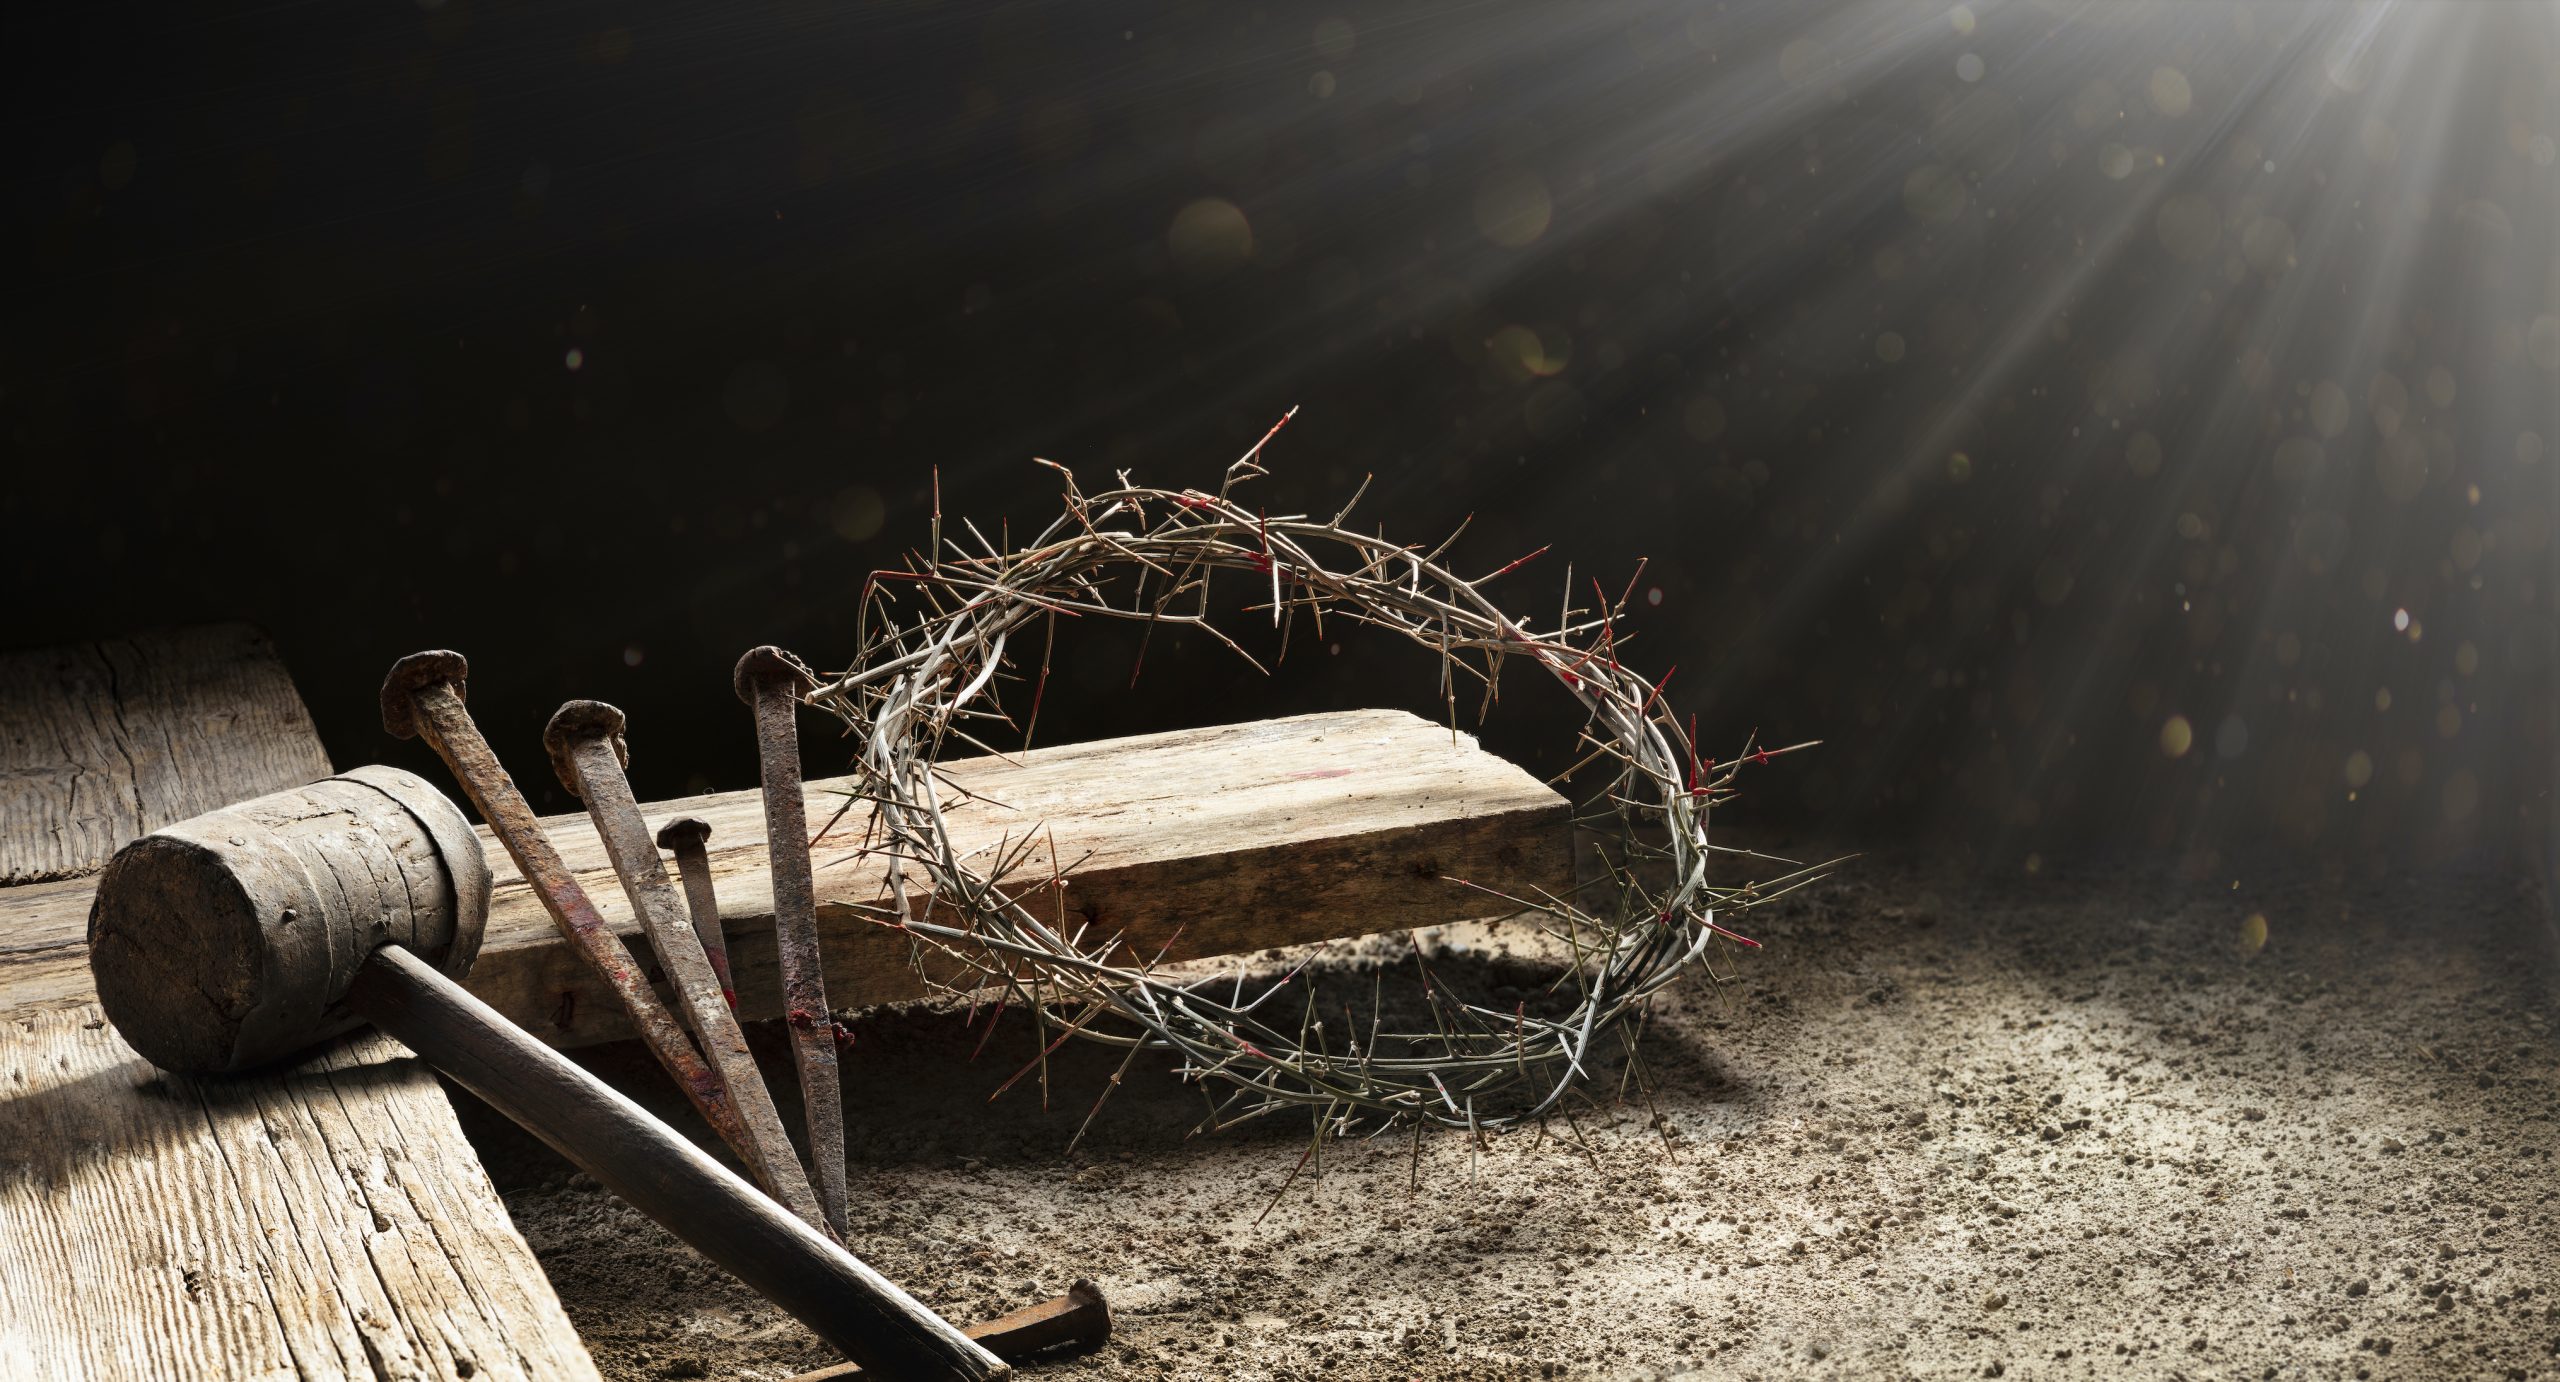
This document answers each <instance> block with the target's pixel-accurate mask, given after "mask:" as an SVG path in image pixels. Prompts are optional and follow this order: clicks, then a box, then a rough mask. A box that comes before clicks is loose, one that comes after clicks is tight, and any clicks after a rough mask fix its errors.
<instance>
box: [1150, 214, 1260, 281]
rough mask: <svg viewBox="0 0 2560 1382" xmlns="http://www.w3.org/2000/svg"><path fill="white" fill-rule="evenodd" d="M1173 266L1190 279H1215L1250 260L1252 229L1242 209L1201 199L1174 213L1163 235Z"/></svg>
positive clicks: (1251, 256) (1251, 255) (1251, 253)
mask: <svg viewBox="0 0 2560 1382" xmlns="http://www.w3.org/2000/svg"><path fill="white" fill-rule="evenodd" d="M1165 244H1166V246H1167V247H1168V248H1170V249H1171V250H1172V251H1173V262H1174V266H1175V267H1176V268H1178V269H1180V270H1182V272H1183V273H1185V274H1187V275H1189V276H1191V277H1193V278H1217V277H1220V276H1222V275H1225V274H1229V273H1233V272H1234V271H1236V270H1237V269H1239V268H1242V267H1243V266H1244V264H1245V261H1247V260H1249V259H1251V258H1253V227H1252V225H1251V224H1250V223H1249V222H1247V221H1246V220H1245V215H1244V209H1243V208H1242V207H1239V206H1237V205H1236V204H1235V203H1234V202H1231V201H1228V200H1226V199H1225V198H1223V197H1202V198H1201V199H1199V200H1198V201H1195V202H1192V203H1191V204H1189V205H1188V206H1185V207H1183V208H1182V209H1181V210H1180V211H1177V212H1175V213H1174V217H1173V225H1172V227H1171V228H1170V229H1168V230H1167V231H1166V232H1165Z"/></svg>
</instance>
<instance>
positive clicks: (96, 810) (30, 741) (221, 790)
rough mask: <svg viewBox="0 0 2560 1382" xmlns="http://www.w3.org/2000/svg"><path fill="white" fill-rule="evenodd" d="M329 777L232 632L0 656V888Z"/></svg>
mask: <svg viewBox="0 0 2560 1382" xmlns="http://www.w3.org/2000/svg"><path fill="white" fill-rule="evenodd" d="M328 775H329V756H328V754H327V753H326V752H324V751H323V750H322V749H321V747H320V736H319V735H318V733H317V732H315V731H314V730H313V729H312V727H311V715H310V712H308V711H307V710H305V709H304V708H303V705H302V698H301V697H300V696H299V695H297V694H295V692H294V689H293V681H292V679H291V678H290V677H288V676H287V675H286V674H285V670H284V665H283V664H282V663H280V662H278V661H277V660H276V655H275V649H274V648H272V647H270V646H269V645H268V643H267V638H266V635H264V634H262V633H260V632H258V631H257V630H256V629H253V628H250V627H249V626H247V625H245V624H216V625H210V626H206V627H201V628H185V629H167V630H160V631H156V632H152V633H144V634H136V635H135V636H133V637H131V638H118V639H111V640H108V641H106V642H103V643H83V644H76V645H72V646H68V647H60V648H40V649H36V650H34V651H32V652H20V653H9V654H5V655H0V885H6V884H11V883H25V882H32V881H35V880H39V879H46V878H68V877H74V876H77V875H80V874H85V873H93V872H96V871H97V870H98V869H100V868H102V867H104V866H105V864H106V861H107V856H109V855H111V854H113V853H115V852H116V850H117V848H118V847H120V846H122V845H123V844H124V843H125V842H126V841H127V840H131V839H133V838H134V837H136V836H138V835H142V834H145V833H147V832H149V831H152V830H156V829H158V828H159V827H161V826H164V825H167V824H169V823H170V822H172V821H181V820H185V819H186V818H187V817H189V816H193V815H198V814H201V813H203V812H206V811H210V810H212V809H213V808H215V807H217V806H225V805H228V804H230V803H232V802H235V801H241V800H245V799H247V798H249V797H254V796H257V795H259V794H260V793H263V792H272V791H275V790H276V789H278V788H281V787H293V786H299V785H300V784H302V783H305V782H310V781H312V780H314V779H316V778H322V777H327V776H328Z"/></svg>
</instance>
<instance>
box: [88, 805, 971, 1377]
mask: <svg viewBox="0 0 2560 1382" xmlns="http://www.w3.org/2000/svg"><path fill="white" fill-rule="evenodd" d="M488 908H489V866H488V862H487V860H486V859H485V858H484V857H483V856H482V854H481V849H480V841H479V837H478V836H476V835H474V834H473V833H472V830H471V825H470V822H469V821H467V820H465V819H464V818H463V815H462V813H461V811H459V810H458V809H456V808H455V806H454V805H453V803H452V802H450V801H448V800H446V799H445V797H444V796H443V794H441V793H439V792H438V791H436V790H435V789H434V788H433V787H430V786H429V785H427V783H426V782H424V781H423V780H421V779H419V778H418V777H416V776H414V775H412V774H409V773H405V772H401V771H398V770H396V769H392V768H380V767H373V768H358V769H355V770H354V771H352V772H348V773H342V774H340V775H339V776H337V777H333V778H329V779H327V780H325V781H322V782H317V783H314V784H312V785H310V786H308V787H299V788H295V789H293V790H290V791H284V792H277V793H274V794H273V795H270V796H264V797H260V798H258V799H256V800H254V801H248V802H243V803H241V804H239V805H237V806H232V807H228V808H225V809H223V810H220V811H215V812H212V813H209V814H207V815H202V816H198V817H196V818H195V819H193V820H189V821H183V822H180V823H179V824H177V825H173V826H169V827H166V828H164V829H162V830H159V831H155V832H154V833H152V834H149V835H145V836H143V837H142V838H141V839H139V840H136V841H134V842H133V843H132V844H130V845H127V846H125V848H124V849H123V850H122V851H120V852H118V853H117V855H116V856H115V858H114V859H113V860H112V861H110V862H109V863H108V865H107V869H106V872H105V874H104V875H102V876H101V877H100V879H99V882H98V893H97V901H96V903H95V905H94V906H93V907H92V908H91V910H90V913H89V954H90V966H91V969H92V970H93V971H94V972H95V974H96V978H97V988H98V1000H99V1002H100V1003H101V1004H103V1005H104V1006H105V1008H106V1012H107V1017H108V1019H109V1020H110V1021H112V1022H114V1023H115V1026H116V1030H117V1031H118V1032H119V1033H121V1034H122V1035H123V1037H124V1039H125V1040H126V1041H127V1042H128V1043H130V1044H131V1045H132V1046H133V1048H134V1049H135V1050H136V1051H139V1052H140V1053H142V1055H143V1056H145V1057H146V1058H148V1059H149V1060H150V1061H151V1062H152V1063H154V1064H156V1065H158V1066H160V1067H162V1068H163V1069H167V1070H174V1071H180V1072H185V1073H191V1074H211V1073H223V1072H230V1071H237V1070H245V1069H250V1068H253V1067H256V1066H261V1065H265V1064H267V1063H270V1062H272V1061H275V1060H279V1059H281V1058H283V1057H285V1056H289V1055H292V1054H294V1053H295V1052H297V1051H300V1050H303V1049H305V1048H307V1047H309V1046H310V1045H311V1044H313V1043H314V1042H317V1041H319V1040H321V1039H324V1038H327V1037H330V1036H335V1035H337V1034H339V1033H341V1032H345V1031H348V1030H351V1029H353V1028H355V1027H357V1026H360V1025H363V1024H365V1023H368V1022H369V1023H372V1024H373V1025H374V1026H376V1027H379V1028H381V1029H382V1030H383V1031H385V1032H388V1033H390V1034H391V1035H392V1036H394V1037H397V1038H398V1039H399V1040H400V1041H402V1042H404V1043H406V1044H407V1045H408V1047H409V1048H410V1049H411V1050H413V1051H415V1052H417V1053H418V1054H419V1055H420V1056H422V1057H424V1058H425V1059H426V1060H427V1062H428V1063H429V1064H431V1065H433V1066H435V1067H436V1068H437V1069H438V1070H441V1071H443V1072H444V1073H445V1074H446V1075H449V1076H451V1077H452V1078H453V1079H454V1080H455V1081H456V1082H457V1083H459V1084H461V1085H462V1086H463V1087H464V1088H466V1089H469V1090H470V1091H471V1092H472V1093H474V1094H477V1095H479V1096H480V1097H481V1098H482V1099H483V1100H486V1101H487V1102H488V1104H489V1105H490V1106H491V1107H493V1108H495V1109H497V1110H498V1111H499V1112H500V1113H503V1114H505V1115H506V1116H507V1117H509V1118H512V1119H514V1120H515V1121H516V1122H517V1123H519V1124H521V1125H523V1127H524V1128H525V1129H526V1130H527V1131H529V1132H531V1133H533V1134H534V1135H535V1136H536V1137H539V1138H541V1139H542V1140H543V1141H544V1142H547V1143H549V1144H550V1145H551V1146H552V1147H553V1148H554V1149H555V1150H557V1151H558V1152H559V1153H560V1154H561V1155H563V1156H565V1157H567V1158H568V1159H569V1160H571V1161H572V1162H575V1163H576V1164H577V1165H578V1166H579V1167H580V1168H581V1169H582V1170H584V1171H586V1172H587V1174H589V1175H591V1176H593V1177H595V1178H596V1180H597V1181H599V1182H601V1183H602V1184H603V1185H604V1186H605V1188H606V1189H608V1190H610V1191H612V1192H613V1193H614V1194H616V1195H619V1196H621V1197H622V1198H623V1199H624V1200H626V1201H628V1202H629V1203H631V1204H632V1205H633V1206H634V1207H636V1208H638V1209H639V1210H640V1211H641V1212H642V1213H645V1214H647V1215H648V1216H649V1217H650V1218H652V1219H655V1220H656V1221H657V1222H659V1223H660V1224H663V1225H665V1226H666V1227H667V1229H668V1230H669V1231H671V1232H673V1233H674V1234H675V1235H676V1236H677V1237H679V1238H682V1239H683V1240H684V1241H685V1242H687V1243H689V1244H691V1245H693V1247H694V1248H695V1249H696V1250H698V1251H700V1252H701V1253H702V1254H703V1255H704V1256H706V1257H708V1258H710V1259H711V1260H712V1261H714V1262H717V1263H719V1264H720V1265H721V1266H723V1267H725V1268H727V1269H728V1270H729V1271H731V1272H733V1273H735V1274H736V1275H737V1276H738V1278H739V1279H740V1280H742V1281H744V1282H746V1283H747V1284H748V1285H750V1286H752V1287H754V1288H755V1289H756V1290H757V1291H759V1292H761V1293H762V1294H763V1295H764V1296H765V1297H766V1298H767V1299H769V1300H771V1301H773V1302H774V1303H775V1304H776V1305H778V1306H780V1307H782V1308H783V1309H784V1310H786V1311H789V1312H790V1313H791V1314H792V1315H793V1316H794V1317H796V1318H797V1319H799V1320H800V1321H801V1322H802V1323H803V1324H806V1325H808V1326H809V1328H810V1329H812V1330H814V1331H815V1332H816V1333H817V1334H818V1335H819V1336H820V1337H821V1338H823V1339H825V1340H826V1341H827V1342H828V1343H830V1344H833V1345H834V1346H836V1347H837V1348H838V1349H840V1350H842V1351H843V1352H844V1354H845V1356H847V1357H848V1358H851V1359H853V1360H854V1361H855V1362H857V1363H860V1364H861V1365H862V1366H863V1368H864V1369H865V1370H866V1371H872V1372H878V1373H881V1374H883V1375H886V1376H891V1377H919V1378H991V1377H1000V1376H1003V1375H1005V1373H1006V1372H1007V1367H1006V1364H1005V1363H1004V1362H1003V1361H1002V1360H1001V1359H999V1358H998V1357H997V1356H996V1355H995V1354H994V1353H992V1352H990V1351H988V1350H987V1349H986V1348H985V1347H983V1346H981V1345H979V1344H978V1343H976V1342H974V1341H972V1340H971V1339H970V1338H969V1337H967V1336H966V1335H964V1334H962V1333H961V1331H959V1330H958V1329H956V1328H954V1327H953V1326H952V1325H951V1324H949V1323H948V1322H946V1321H944V1320H943V1319H941V1318H940V1317H939V1316H937V1315H935V1314H934V1313H933V1312H932V1311H930V1310H927V1309H925V1308H924V1306H923V1305H921V1304H919V1303H917V1301H916V1300H915V1299H914V1298H913V1297H911V1296H909V1295H908V1294H907V1293H906V1292H905V1291H902V1290H900V1289H899V1288H898V1286H897V1285H896V1284H895V1283H893V1282H891V1281H890V1280H889V1279H888V1278H886V1277H884V1276H882V1275H880V1274H879V1273H878V1272H876V1271H873V1270H872V1269H871V1268H870V1267H868V1266H866V1265H864V1264H863V1263H862V1262H861V1261H860V1260H859V1259H857V1258H855V1257H854V1256H853V1255H852V1254H851V1253H849V1252H847V1251H845V1249H843V1248H842V1247H839V1246H837V1245H836V1244H835V1243H833V1242H830V1241H829V1240H828V1239H827V1238H826V1236H825V1235H823V1234H821V1233H819V1232H818V1231H817V1230H815V1229H813V1228H811V1227H810V1226H809V1225H807V1224H805V1223H803V1222H801V1221H800V1220H799V1219H797V1218H795V1217H793V1216H792V1215H791V1214H790V1213H788V1212H786V1211H785V1210H784V1209H783V1208H782V1207H781V1206H780V1205H778V1204H776V1203H774V1202H773V1201H772V1200H770V1199H768V1198H766V1197H765V1196H764V1195H763V1194H762V1193H760V1192H759V1191H757V1190H756V1189H755V1187H753V1186H751V1185H749V1184H748V1183H747V1182H746V1181H745V1180H743V1179H741V1178H740V1177H739V1176H738V1175H736V1174H735V1173H733V1172H731V1171H730V1170H729V1169H728V1168H726V1167H724V1166H722V1165H721V1164H720V1163H719V1162H717V1161H715V1160H713V1159H712V1158H711V1157H710V1156H709V1155H708V1154H706V1153H705V1152H703V1150H702V1149H701V1148H699V1147H696V1146H695V1145H694V1144H693V1143H692V1142H691V1141H689V1140H687V1139H686V1138H684V1137H682V1136H680V1135H679V1134H677V1133H676V1132H675V1131H674V1130H673V1129H671V1128H669V1127H667V1126H666V1125H665V1124H664V1123H661V1122H659V1121H658V1120H657V1119H656V1118H654V1117H652V1116H650V1115H649V1114H648V1113H647V1112H646V1111H644V1110H643V1109H641V1107H640V1106H639V1105H638V1104H635V1103H633V1102H632V1101H631V1100H630V1099H628V1098H626V1097H625V1096H623V1095H622V1094H620V1093H617V1092H616V1091H615V1090H614V1089H613V1088H612V1087H610V1086H608V1085H606V1084H605V1083H604V1082H603V1081H601V1080H598V1079H597V1078H596V1077H595V1076H593V1075H590V1074H588V1073H587V1072H586V1071H585V1070H583V1069H580V1068H579V1067H578V1066H577V1065H575V1064H572V1063H571V1062H570V1061H569V1060H568V1059H566V1058H565V1057H563V1056H561V1055H560V1054H559V1053H558V1052H556V1051H554V1050H552V1049H551V1048H550V1047H548V1046H545V1045H543V1044H542V1043H541V1042H539V1041H536V1040H535V1039H533V1038H532V1037H531V1036H528V1035H526V1034H525V1032H524V1031H523V1030H522V1029H520V1028H518V1027H516V1026H515V1025H513V1024H512V1023H510V1022H508V1021H507V1020H506V1019H505V1018H503V1017H501V1016H499V1015H498V1014H497V1012H495V1011H494V1010H492V1009H491V1008H490V1007H489V1006H488V1005H487V1004H484V1003H482V1002H481V1001H480V1000H479V999H477V998H474V997H473V996H471V995H470V994H469V993H467V992H465V991H464V990H463V988H462V986H461V985H460V984H458V983H456V982H455V980H457V979H459V978H460V977H461V976H462V975H463V974H464V973H465V972H466V971H467V970H469V969H470V967H471V962H472V959H473V958H474V957H475V956H476V955H478V953H479V950H480V937H481V930H482V926H483V923H484V922H485V921H486V919H487V916H488Z"/></svg>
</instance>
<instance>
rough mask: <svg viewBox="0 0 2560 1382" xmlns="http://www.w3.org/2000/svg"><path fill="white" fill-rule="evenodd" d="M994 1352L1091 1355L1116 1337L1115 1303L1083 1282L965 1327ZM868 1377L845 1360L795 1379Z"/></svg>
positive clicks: (1021, 1357) (1017, 1358) (1022, 1356)
mask: <svg viewBox="0 0 2560 1382" xmlns="http://www.w3.org/2000/svg"><path fill="white" fill-rule="evenodd" d="M961 1332H962V1333H964V1334H966V1335H968V1336H969V1337H970V1338H972V1339H974V1340H976V1341H977V1342H978V1343H979V1344H981V1345H983V1346H984V1347H985V1348H986V1350H987V1351H988V1352H989V1353H992V1354H994V1355H995V1356H997V1357H998V1358H1002V1359H1003V1360H1005V1361H1006V1362H1008V1363H1027V1362H1030V1361H1032V1360H1033V1359H1035V1358H1037V1357H1039V1356H1041V1355H1043V1354H1049V1353H1057V1354H1062V1355H1063V1354H1067V1353H1085V1352H1090V1351H1091V1350H1093V1349H1097V1348H1100V1347H1102V1345H1103V1344H1104V1343H1106V1342H1108V1341H1109V1340H1110V1338H1111V1306H1110V1304H1109V1303H1108V1302H1106V1301H1104V1300H1103V1298H1102V1288H1101V1287H1099V1286H1096V1285H1094V1284H1093V1283H1092V1282H1090V1281H1079V1282H1077V1283H1076V1284H1075V1285H1073V1286H1070V1287H1068V1288H1067V1293H1066V1294H1065V1295H1063V1296H1059V1297H1057V1298H1056V1299H1054V1300H1044V1301H1042V1302H1040V1303H1039V1304H1038V1305H1034V1306H1031V1307H1029V1308H1027V1309H1022V1310H1016V1311H1014V1312H1013V1313H1012V1314H1010V1315H1002V1316H998V1317H997V1318H995V1319H992V1320H988V1321H985V1322H984V1323H981V1324H973V1325H970V1326H969V1327H968V1328H967V1329H964V1330H962V1331H961ZM862 1375H863V1372H862V1366H861V1364H859V1363H839V1364H837V1365H836V1366H834V1367H831V1368H820V1369H818V1370H817V1371H816V1372H804V1373H801V1374H800V1375H799V1376H797V1377H794V1378H792V1379H790V1382H843V1379H845V1378H848V1377H860V1376H862Z"/></svg>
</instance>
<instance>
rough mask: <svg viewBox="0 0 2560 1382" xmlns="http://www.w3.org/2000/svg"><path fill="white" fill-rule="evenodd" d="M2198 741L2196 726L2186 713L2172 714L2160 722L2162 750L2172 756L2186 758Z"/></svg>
mask: <svg viewBox="0 0 2560 1382" xmlns="http://www.w3.org/2000/svg"><path fill="white" fill-rule="evenodd" d="M2195 743H2196V727H2195V726H2194V725H2191V724H2188V723H2187V717H2186V716H2184V715H2172V716H2170V717H2169V718H2168V719H2166V720H2164V721H2162V722H2161V724H2160V751H2161V752H2162V753H2165V754H2167V755H2169V756H2170V757H2171V758H2184V757H2186V756H2187V750H2189V749H2191V748H2194V747H2195Z"/></svg>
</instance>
